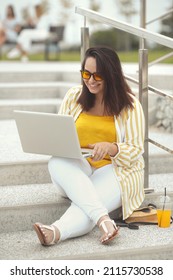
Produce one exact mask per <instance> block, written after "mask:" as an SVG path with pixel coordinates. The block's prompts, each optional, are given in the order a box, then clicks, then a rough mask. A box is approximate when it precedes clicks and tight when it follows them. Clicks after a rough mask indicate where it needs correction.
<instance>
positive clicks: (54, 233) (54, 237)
mask: <svg viewBox="0 0 173 280" xmlns="http://www.w3.org/2000/svg"><path fill="white" fill-rule="evenodd" d="M42 228H45V229H48V230H51V231H52V232H53V239H52V241H51V242H50V243H49V245H51V244H55V243H56V241H55V239H56V230H55V226H54V225H50V226H47V225H42Z"/></svg>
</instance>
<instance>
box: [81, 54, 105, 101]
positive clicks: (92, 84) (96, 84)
mask: <svg viewBox="0 0 173 280" xmlns="http://www.w3.org/2000/svg"><path fill="white" fill-rule="evenodd" d="M96 69H97V67H96V59H95V58H94V57H88V58H87V59H86V62H85V65H84V70H85V71H89V72H90V73H91V74H93V73H95V72H97V70H96ZM83 81H84V83H85V85H86V86H87V88H88V89H89V91H90V92H91V93H93V94H95V95H99V96H100V95H103V92H104V80H101V81H96V80H94V77H93V76H91V77H90V79H89V80H86V79H83Z"/></svg>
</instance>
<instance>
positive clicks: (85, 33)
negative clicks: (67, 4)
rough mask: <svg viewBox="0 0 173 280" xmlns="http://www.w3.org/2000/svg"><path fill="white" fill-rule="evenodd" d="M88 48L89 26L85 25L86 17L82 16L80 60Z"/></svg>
mask: <svg viewBox="0 0 173 280" xmlns="http://www.w3.org/2000/svg"><path fill="white" fill-rule="evenodd" d="M88 48H89V28H88V27H86V17H84V27H81V62H82V61H83V59H84V55H85V52H86V50H87V49H88Z"/></svg>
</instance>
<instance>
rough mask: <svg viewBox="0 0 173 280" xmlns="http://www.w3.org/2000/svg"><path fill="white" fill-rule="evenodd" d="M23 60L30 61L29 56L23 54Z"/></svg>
mask: <svg viewBox="0 0 173 280" xmlns="http://www.w3.org/2000/svg"><path fill="white" fill-rule="evenodd" d="M21 61H22V62H28V61H29V58H28V57H27V56H26V55H22V57H21Z"/></svg>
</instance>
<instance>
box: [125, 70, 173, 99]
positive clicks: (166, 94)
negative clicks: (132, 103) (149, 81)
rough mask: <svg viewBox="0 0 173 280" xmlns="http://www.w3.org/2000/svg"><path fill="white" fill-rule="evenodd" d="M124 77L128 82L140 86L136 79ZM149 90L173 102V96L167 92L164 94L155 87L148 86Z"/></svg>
mask: <svg viewBox="0 0 173 280" xmlns="http://www.w3.org/2000/svg"><path fill="white" fill-rule="evenodd" d="M124 77H125V78H126V80H128V81H130V82H132V83H134V84H137V85H138V84H139V81H138V80H137V79H134V78H132V77H130V76H127V75H124ZM148 90H149V91H152V92H154V93H156V94H158V95H160V96H162V97H167V98H170V99H171V100H172V101H173V96H172V95H170V94H168V93H166V92H163V91H162V90H159V89H157V88H155V87H153V86H150V85H148Z"/></svg>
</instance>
